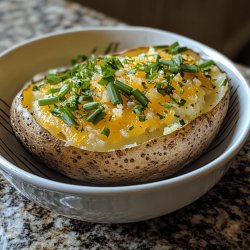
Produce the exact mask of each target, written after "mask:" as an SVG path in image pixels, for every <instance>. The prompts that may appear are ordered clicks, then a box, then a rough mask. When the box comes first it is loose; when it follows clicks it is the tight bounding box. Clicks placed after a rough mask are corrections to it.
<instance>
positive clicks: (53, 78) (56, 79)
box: [46, 74, 62, 84]
mask: <svg viewBox="0 0 250 250" xmlns="http://www.w3.org/2000/svg"><path fill="white" fill-rule="evenodd" d="M46 82H47V83H49V84H57V83H60V82H62V78H61V77H60V76H58V75H57V74H48V75H47V76H46Z"/></svg>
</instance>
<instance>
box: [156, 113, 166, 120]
mask: <svg viewBox="0 0 250 250" xmlns="http://www.w3.org/2000/svg"><path fill="white" fill-rule="evenodd" d="M156 114H157V116H159V118H160V120H162V119H164V118H165V117H166V116H165V115H162V114H160V113H156Z"/></svg>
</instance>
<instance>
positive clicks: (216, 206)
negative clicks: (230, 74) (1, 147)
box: [0, 0, 250, 249]
mask: <svg viewBox="0 0 250 250" xmlns="http://www.w3.org/2000/svg"><path fill="white" fill-rule="evenodd" d="M105 25H124V24H122V23H121V22H118V21H116V20H113V19H112V18H109V17H107V16H105V15H103V14H100V13H97V12H96V11H93V10H90V9H88V8H86V7H82V6H80V5H78V4H76V3H73V2H70V1H62V0H30V1H29V0H18V1H17V0H10V1H4V0H2V1H1V0H0V38H1V39H0V51H3V50H4V49H7V48H9V47H10V46H12V45H14V44H16V43H18V42H21V41H23V40H25V39H27V38H31V37H34V36H37V35H39V34H44V33H47V32H51V31H58V30H63V29H68V28H79V27H86V26H105ZM238 67H239V68H240V70H241V71H242V73H243V74H244V75H245V76H246V78H247V79H248V81H249V82H250V69H249V68H246V67H242V66H238ZM249 165H250V141H248V142H247V143H246V144H245V146H244V148H243V149H242V150H241V151H240V153H239V154H238V155H237V157H236V159H235V160H234V162H233V165H232V167H231V168H230V170H229V171H228V172H227V174H226V175H225V176H224V177H223V179H222V180H221V181H220V182H219V183H218V184H217V185H216V186H215V187H214V188H213V189H212V190H211V191H210V192H208V193H207V194H206V195H204V196H203V197H202V198H200V199H199V200H198V201H196V202H194V203H193V204H191V205H189V206H187V207H185V208H183V209H181V210H179V211H177V212H174V213H172V214H170V215H165V216H162V217H160V218H156V219H152V220H148V221H145V222H139V223H130V224H114V225H110V224H106V225H105V224H91V223H87V222H82V221H76V220H73V219H68V218H65V217H62V216H59V215H57V214H55V213H53V212H50V211H48V210H46V209H44V208H41V207H39V206H38V205H36V204H34V203H33V202H31V201H29V200H27V199H26V198H24V197H23V196H21V195H20V194H19V193H18V192H17V191H16V190H15V189H14V188H13V187H11V186H10V184H8V182H7V181H5V180H4V179H3V178H2V177H0V249H204V248H206V249H249V246H250V236H249V214H250V210H249V203H250V199H249V197H250V189H249V186H250V185H249V179H250V178H249Z"/></svg>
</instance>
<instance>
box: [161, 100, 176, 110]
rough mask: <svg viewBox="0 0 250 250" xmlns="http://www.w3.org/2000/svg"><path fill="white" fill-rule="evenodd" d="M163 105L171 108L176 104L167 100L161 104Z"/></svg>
mask: <svg viewBox="0 0 250 250" xmlns="http://www.w3.org/2000/svg"><path fill="white" fill-rule="evenodd" d="M161 106H162V107H164V108H166V109H170V108H172V107H173V106H174V105H173V104H172V103H170V102H166V103H164V104H161Z"/></svg>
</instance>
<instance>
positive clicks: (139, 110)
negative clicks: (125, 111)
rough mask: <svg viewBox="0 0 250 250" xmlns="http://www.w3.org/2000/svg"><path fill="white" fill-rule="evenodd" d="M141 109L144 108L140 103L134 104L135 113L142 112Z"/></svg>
mask: <svg viewBox="0 0 250 250" xmlns="http://www.w3.org/2000/svg"><path fill="white" fill-rule="evenodd" d="M143 110H144V108H143V106H142V105H140V104H139V105H135V106H134V108H133V112H134V113H136V114H138V115H140V114H142V112H143Z"/></svg>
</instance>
